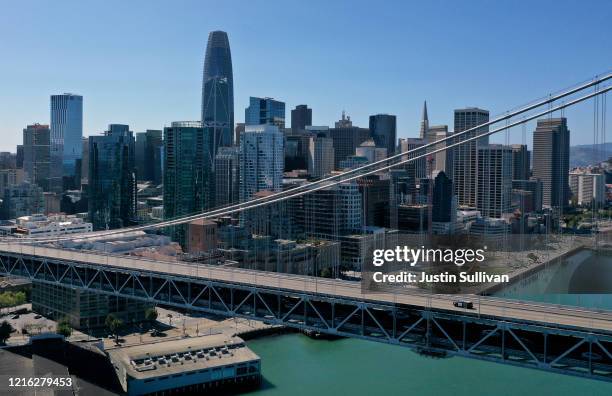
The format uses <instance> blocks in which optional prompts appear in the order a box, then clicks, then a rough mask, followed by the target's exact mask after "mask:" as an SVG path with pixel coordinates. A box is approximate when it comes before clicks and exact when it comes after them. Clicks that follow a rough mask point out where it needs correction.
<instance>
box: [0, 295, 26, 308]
mask: <svg viewBox="0 0 612 396" xmlns="http://www.w3.org/2000/svg"><path fill="white" fill-rule="evenodd" d="M25 302H26V294H25V292H23V291H18V292H12V291H6V292H4V293H0V308H8V307H14V306H16V305H21V304H25Z"/></svg>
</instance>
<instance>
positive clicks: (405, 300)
mask: <svg viewBox="0 0 612 396" xmlns="http://www.w3.org/2000/svg"><path fill="white" fill-rule="evenodd" d="M0 251H4V252H10V253H18V254H24V255H32V256H42V257H47V258H52V259H59V260H68V261H73V262H80V263H86V264H91V265H98V266H103V267H104V266H109V267H115V268H120V269H126V270H131V271H139V272H143V273H146V272H155V273H158V274H168V275H171V276H184V277H189V278H195V279H205V280H210V281H219V282H225V283H234V284H243V285H249V286H255V287H260V288H268V289H281V290H284V291H288V292H298V293H312V294H317V295H324V296H328V297H332V298H338V299H351V300H363V301H368V302H374V303H381V304H385V303H386V304H404V305H410V306H416V307H423V308H433V309H439V310H445V311H458V312H463V313H465V312H466V311H465V310H463V309H460V308H456V307H454V306H453V304H452V301H453V300H455V299H457V298H458V297H457V296H453V295H444V294H429V293H426V292H423V291H410V290H406V291H405V292H402V293H397V292H394V293H363V291H362V289H361V283H358V282H350V281H344V280H333V279H322V278H315V277H309V276H299V275H290V274H279V273H271V272H263V271H255V270H246V269H237V268H226V267H219V266H212V265H205V264H197V265H196V264H191V263H185V262H179V261H176V262H170V261H154V260H150V259H144V258H136V257H128V256H119V255H110V254H103V253H97V252H85V251H77V250H66V249H58V248H49V247H40V246H34V245H26V244H17V243H5V242H2V243H0ZM473 302H474V305H475V311H478V314H479V315H483V316H490V317H496V318H500V319H506V320H513V321H519V322H520V321H528V322H532V323H533V322H535V323H542V324H545V325H547V326H553V327H556V326H561V327H574V328H580V329H585V330H588V331H594V332H600V333H604V334H606V333H608V334H610V333H612V311H604V310H591V309H583V308H578V307H569V306H559V305H553V304H545V303H535V302H525V301H517V300H507V299H499V298H494V297H479V298H474V299H473ZM475 311H472V312H475Z"/></svg>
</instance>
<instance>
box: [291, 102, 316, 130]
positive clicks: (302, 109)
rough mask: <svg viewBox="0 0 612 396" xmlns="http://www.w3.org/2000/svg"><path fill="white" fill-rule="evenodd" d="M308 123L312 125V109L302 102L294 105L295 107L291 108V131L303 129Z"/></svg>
mask: <svg viewBox="0 0 612 396" xmlns="http://www.w3.org/2000/svg"><path fill="white" fill-rule="evenodd" d="M310 125H312V109H309V108H308V106H307V105H304V104H302V105H297V106H295V109H293V110H291V132H292V133H297V132H301V131H304V130H306V127H307V126H310Z"/></svg>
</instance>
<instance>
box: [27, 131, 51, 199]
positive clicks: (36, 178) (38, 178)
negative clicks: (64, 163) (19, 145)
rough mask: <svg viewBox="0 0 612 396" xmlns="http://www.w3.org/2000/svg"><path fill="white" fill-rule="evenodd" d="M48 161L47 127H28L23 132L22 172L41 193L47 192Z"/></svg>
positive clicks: (49, 143)
mask: <svg viewBox="0 0 612 396" xmlns="http://www.w3.org/2000/svg"><path fill="white" fill-rule="evenodd" d="M50 161H51V140H50V131H49V125H41V124H33V125H28V126H27V127H26V128H25V129H24V130H23V170H24V172H25V173H26V175H27V179H28V180H29V181H30V182H31V183H33V184H36V185H37V186H39V187H40V188H42V189H43V191H49V177H50V173H49V172H50V171H51V163H50Z"/></svg>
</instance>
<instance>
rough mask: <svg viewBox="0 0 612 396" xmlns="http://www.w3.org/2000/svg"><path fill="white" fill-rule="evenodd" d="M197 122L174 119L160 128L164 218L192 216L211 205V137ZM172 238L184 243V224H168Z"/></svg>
mask: <svg viewBox="0 0 612 396" xmlns="http://www.w3.org/2000/svg"><path fill="white" fill-rule="evenodd" d="M208 131H209V129H206V128H203V127H202V124H201V123H200V122H199V121H177V122H173V123H172V124H171V126H170V127H166V128H164V144H163V148H164V160H163V163H164V219H166V220H169V219H173V218H176V217H180V216H185V215H192V214H194V213H199V212H201V211H203V210H206V209H208V208H210V207H212V200H213V199H214V198H213V197H214V180H213V178H212V176H211V174H212V172H211V168H212V162H211V161H210V159H209V158H208V155H207V153H209V152H210V150H211V148H210V146H211V145H212V136H210V135H209V134H208ZM168 232H169V234H170V235H171V236H172V238H173V239H174V240H175V241H177V242H179V243H181V244H182V245H183V246H185V243H186V239H185V235H186V234H185V233H186V227H184V226H177V227H171V228H170V229H169V230H168Z"/></svg>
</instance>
